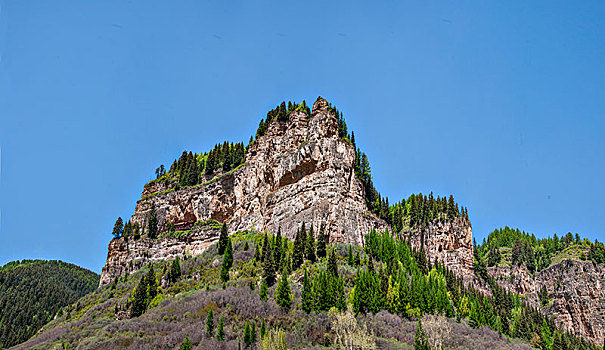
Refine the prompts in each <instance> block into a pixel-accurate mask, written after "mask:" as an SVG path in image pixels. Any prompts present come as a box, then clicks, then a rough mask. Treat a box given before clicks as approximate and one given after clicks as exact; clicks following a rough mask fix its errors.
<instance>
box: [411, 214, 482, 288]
mask: <svg viewBox="0 0 605 350" xmlns="http://www.w3.org/2000/svg"><path fill="white" fill-rule="evenodd" d="M401 234H402V235H403V236H404V237H406V239H407V240H408V241H409V242H410V244H411V245H412V247H414V248H415V249H420V247H421V246H424V249H425V251H426V257H427V259H428V260H430V261H431V263H435V262H437V261H439V262H440V263H442V264H443V265H444V266H446V267H448V268H449V269H450V270H452V271H453V272H455V273H456V274H458V275H462V276H463V277H464V280H465V282H470V281H471V280H472V278H473V229H472V227H471V223H470V221H468V220H467V219H465V218H462V217H458V218H455V219H454V220H453V221H439V220H435V221H433V222H430V223H429V224H428V225H427V226H426V227H425V228H423V229H421V228H418V227H416V228H412V229H408V230H404V231H403V232H402V233H401Z"/></svg>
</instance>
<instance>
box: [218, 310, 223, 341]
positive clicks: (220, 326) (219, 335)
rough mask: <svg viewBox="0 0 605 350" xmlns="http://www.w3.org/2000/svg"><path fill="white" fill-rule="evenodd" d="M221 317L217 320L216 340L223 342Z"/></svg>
mask: <svg viewBox="0 0 605 350" xmlns="http://www.w3.org/2000/svg"><path fill="white" fill-rule="evenodd" d="M223 327H224V324H223V316H222V315H221V317H220V318H219V319H218V328H217V329H216V340H218V341H223V340H225V330H224V329H223Z"/></svg>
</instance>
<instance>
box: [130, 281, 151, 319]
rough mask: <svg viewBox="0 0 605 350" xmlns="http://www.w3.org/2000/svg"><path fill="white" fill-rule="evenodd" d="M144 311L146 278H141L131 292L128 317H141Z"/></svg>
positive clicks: (145, 305) (145, 307) (145, 304)
mask: <svg viewBox="0 0 605 350" xmlns="http://www.w3.org/2000/svg"><path fill="white" fill-rule="evenodd" d="M145 309H147V277H146V276H143V277H141V280H140V281H139V284H138V285H137V287H136V288H135V290H134V291H133V296H132V304H131V306H130V317H138V316H141V315H142V314H143V313H144V312H145Z"/></svg>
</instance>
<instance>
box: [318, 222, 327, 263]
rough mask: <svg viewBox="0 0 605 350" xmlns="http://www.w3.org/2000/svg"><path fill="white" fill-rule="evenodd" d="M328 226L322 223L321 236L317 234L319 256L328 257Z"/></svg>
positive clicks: (321, 257)
mask: <svg viewBox="0 0 605 350" xmlns="http://www.w3.org/2000/svg"><path fill="white" fill-rule="evenodd" d="M325 231H326V226H325V225H324V224H323V223H322V224H321V226H320V227H319V236H317V257H318V258H320V259H323V258H325V257H326V244H327V243H328V242H327V237H326V232H325Z"/></svg>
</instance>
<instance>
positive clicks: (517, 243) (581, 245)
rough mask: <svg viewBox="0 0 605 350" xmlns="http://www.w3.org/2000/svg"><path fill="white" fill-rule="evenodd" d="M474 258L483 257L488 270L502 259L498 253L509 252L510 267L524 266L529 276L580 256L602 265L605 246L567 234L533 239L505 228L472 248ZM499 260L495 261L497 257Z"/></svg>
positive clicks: (491, 234)
mask: <svg viewBox="0 0 605 350" xmlns="http://www.w3.org/2000/svg"><path fill="white" fill-rule="evenodd" d="M476 248H477V249H476V250H477V256H478V257H479V258H480V259H482V258H483V257H484V256H485V255H487V262H488V266H494V265H495V264H497V263H496V261H498V259H500V260H502V259H505V256H503V255H502V254H501V253H500V251H501V250H503V251H510V252H511V253H510V258H508V257H506V259H509V260H508V261H510V263H511V264H513V265H525V266H526V267H527V269H528V270H529V271H530V272H536V271H541V270H543V269H545V268H547V267H549V266H550V265H551V263H556V262H558V261H560V260H562V259H581V258H582V257H583V256H584V257H585V258H587V259H590V260H591V261H593V262H596V263H603V262H605V261H604V255H605V246H603V244H602V243H600V242H598V241H595V242H594V243H592V242H590V241H589V240H581V239H580V237H579V235H578V234H576V235H573V234H572V233H567V234H566V235H565V236H563V237H561V238H559V237H558V236H557V235H556V234H555V235H553V236H552V237H547V238H543V239H537V238H536V237H535V236H534V235H533V234H530V233H526V232H524V231H520V230H519V229H512V228H509V227H508V226H506V227H504V228H501V229H496V230H494V231H493V232H492V233H490V234H489V236H488V237H487V240H484V241H483V243H482V244H481V245H478V246H477V247H476ZM498 256H499V257H498Z"/></svg>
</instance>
